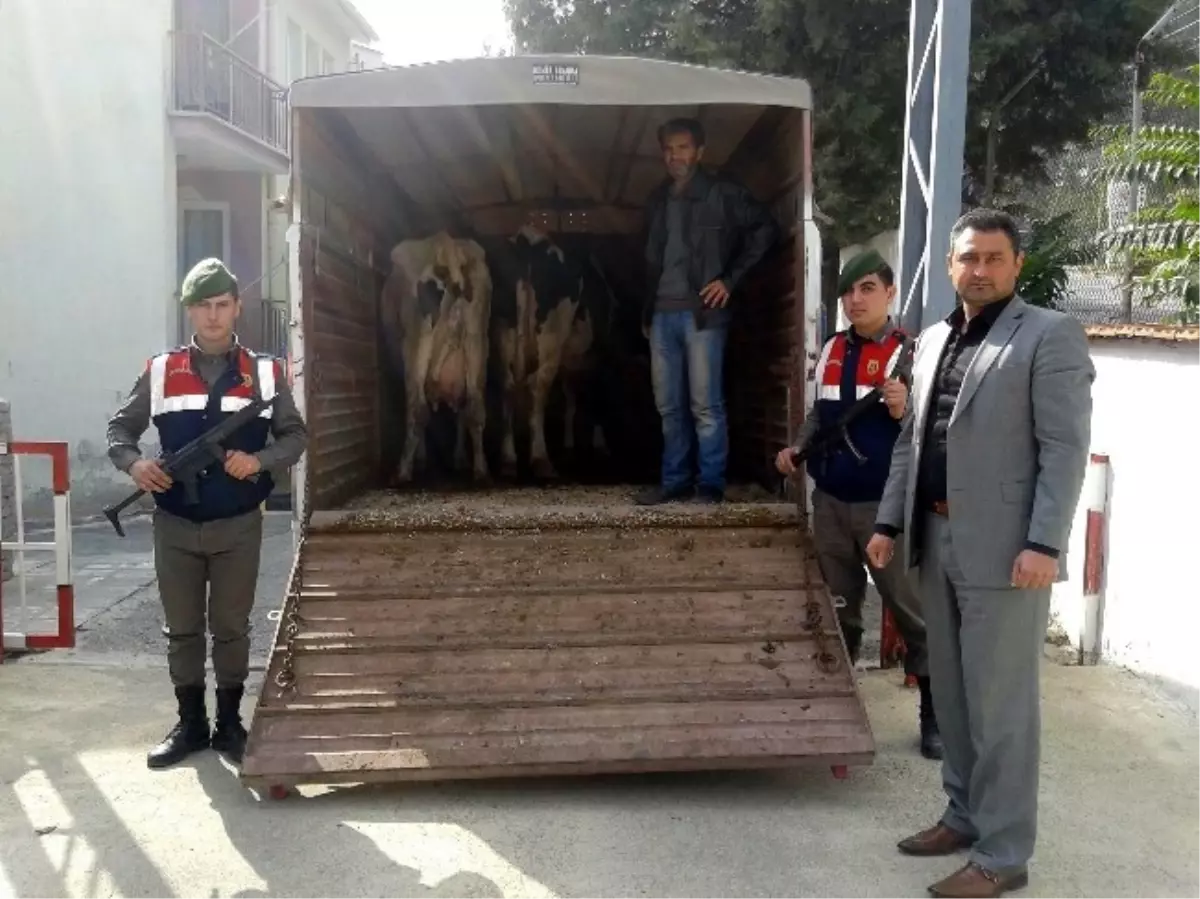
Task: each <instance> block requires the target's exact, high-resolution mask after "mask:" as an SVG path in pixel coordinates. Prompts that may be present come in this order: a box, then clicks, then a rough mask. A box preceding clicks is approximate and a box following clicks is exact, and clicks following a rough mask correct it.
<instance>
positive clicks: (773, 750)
mask: <svg viewBox="0 0 1200 899" xmlns="http://www.w3.org/2000/svg"><path fill="white" fill-rule="evenodd" d="M624 496H625V494H624V493H620V494H618V493H615V492H613V491H611V490H609V491H606V490H603V489H595V488H593V489H591V490H586V491H582V490H580V488H575V489H573V490H569V491H548V490H547V491H537V490H509V491H485V492H481V493H462V494H455V495H449V496H448V495H446V494H425V495H421V494H381V495H377V496H375V497H371V498H368V500H366V501H364V502H363V503H360V504H359V505H358V506H357V507H356V508H351V509H350V510H348V511H346V512H344V513H327V514H325V515H317V516H314V520H313V521H312V523H311V524H310V529H309V532H308V534H307V538H306V540H305V541H304V543H303V548H302V551H301V553H300V558H299V562H298V564H297V578H296V580H295V583H294V584H293V589H292V592H291V593H290V594H289V598H288V600H287V603H286V604H285V607H284V610H283V613H282V621H281V626H280V629H279V632H278V634H277V636H276V641H275V646H274V647H273V650H272V655H271V661H270V665H269V668H268V671H267V676H266V678H265V680H264V685H263V688H262V693H261V696H260V699H259V703H258V708H257V710H256V712H255V714H254V718H253V722H252V724H251V729H250V739H249V744H248V747H247V753H246V758H245V761H244V763H243V767H242V777H243V779H244V781H245V782H246V783H247V784H248V785H251V786H255V787H268V788H272V795H276V794H277V793H280V792H281V791H282V790H283V788H285V787H287V786H290V785H295V784H304V783H313V784H317V783H322V784H328V783H347V782H351V783H361V782H370V781H412V780H449V779H459V778H484V777H509V776H533V775H561V774H591V773H603V772H631V771H672V770H697V769H718V768H765V767H781V766H792V765H799V764H810V763H819V764H824V765H830V766H833V767H834V769H835V773H838V774H839V775H840V774H842V773H844V770H845V768H844V766H848V765H858V764H869V763H870V762H871V761H872V759H873V757H874V741H873V737H872V734H871V730H870V725H869V723H868V720H867V716H866V712H865V709H864V707H863V704H862V701H861V699H860V697H859V694H858V690H857V686H856V683H855V680H854V675H853V671H852V670H851V669H850V668H849V666H848V659H847V655H846V650H845V647H844V645H843V643H842V641H841V637H840V635H839V632H838V629H837V624H836V618H835V615H834V611H833V607H832V603H831V600H830V597H829V594H828V591H827V590H826V588H825V587H824V584H823V582H822V580H821V576H820V573H819V571H818V568H817V565H816V562H815V559H814V557H813V554H812V552H811V547H810V538H809V537H808V536H807V534H806V533H805V532H803V531H802V530H801V529H800V528H799V527H798V520H799V519H798V516H797V511H796V508H795V506H794V505H791V504H783V503H777V502H770V501H768V502H748V503H740V502H732V503H727V504H725V505H723V506H717V507H713V506H701V505H695V504H672V505H669V506H663V507H658V508H652V509H644V508H637V507H634V506H633V505H632V504H630V503H629V502H628V500H626V499H625V498H624ZM289 625H291V626H293V627H291V628H289ZM292 631H294V633H293V632H292ZM289 633H290V634H291V635H290V637H289ZM281 684H282V685H283V686H281Z"/></svg>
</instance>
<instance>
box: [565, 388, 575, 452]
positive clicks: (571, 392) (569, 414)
mask: <svg viewBox="0 0 1200 899" xmlns="http://www.w3.org/2000/svg"><path fill="white" fill-rule="evenodd" d="M563 399H564V400H565V402H564V404H563V405H564V409H563V449H565V450H567V451H573V450H574V449H575V402H576V400H575V385H574V384H573V383H572V382H571V379H570V378H563Z"/></svg>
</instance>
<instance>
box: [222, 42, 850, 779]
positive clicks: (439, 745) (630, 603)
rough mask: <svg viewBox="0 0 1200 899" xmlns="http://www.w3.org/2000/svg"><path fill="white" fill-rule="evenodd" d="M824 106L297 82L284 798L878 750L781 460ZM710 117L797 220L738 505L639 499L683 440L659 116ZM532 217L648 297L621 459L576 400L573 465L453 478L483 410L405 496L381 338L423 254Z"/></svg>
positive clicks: (400, 399)
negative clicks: (814, 139)
mask: <svg viewBox="0 0 1200 899" xmlns="http://www.w3.org/2000/svg"><path fill="white" fill-rule="evenodd" d="M809 106H810V101H809V94H808V87H807V85H806V84H805V83H804V82H802V81H799V80H793V79H781V78H768V77H764V76H752V75H746V74H743V73H731V72H721V71H716V70H711V69H702V68H698V67H692V66H683V65H677V64H671V63H660V62H654V61H648V60H633V59H617V58H604V57H538V58H525V57H514V58H506V59H487V60H469V61H463V62H457V63H440V64H434V65H428V66H415V67H410V68H404V69H384V70H376V71H369V72H360V73H354V74H346V75H335V76H327V77H323V78H316V79H308V80H305V81H301V82H298V83H297V84H296V85H294V86H293V97H292V107H293V110H294V112H293V116H294V118H293V178H292V198H291V199H292V203H293V222H292V235H293V238H292V239H293V265H292V268H293V272H292V290H293V294H295V295H296V296H293V308H294V310H295V312H296V318H297V319H298V321H299V324H298V326H294V330H293V335H292V357H293V358H292V365H293V372H294V374H295V377H296V382H297V389H298V391H299V392H300V394H301V396H302V398H303V403H304V408H305V414H306V418H307V421H308V425H309V429H310V445H309V449H308V452H307V454H306V457H305V459H304V460H303V462H302V465H301V467H300V468H299V469H298V471H297V478H296V480H297V482H298V487H299V488H300V490H301V493H302V495H301V496H300V497H299V504H300V506H301V507H302V509H303V515H304V518H305V525H304V530H303V533H302V538H301V542H300V548H299V551H298V554H297V562H296V570H295V572H294V574H293V578H292V583H291V585H290V587H289V593H288V596H287V599H286V601H285V603H284V608H283V612H282V615H281V623H280V630H279V633H278V634H277V636H276V645H275V650H274V652H273V654H272V660H271V664H270V667H269V670H268V677H267V680H266V683H265V684H264V687H263V693H262V696H261V698H260V702H259V706H258V711H257V712H256V717H255V721H254V725H253V728H252V731H251V737H250V744H249V748H248V752H247V758H246V762H245V764H244V767H243V776H244V777H245V778H247V779H249V780H251V781H254V782H256V783H265V784H268V785H270V786H272V787H275V786H281V785H288V784H295V783H302V782H309V781H315V782H344V781H362V780H412V779H437V778H461V777H489V776H498V775H503V776H510V775H518V776H521V775H530V774H554V773H559V774H562V773H591V772H601V771H608V772H612V771H630V770H678V769H693V768H722V767H770V766H780V765H789V764H796V763H801V762H811V761H818V762H821V763H823V764H831V765H833V766H834V767H835V770H837V769H840V770H843V771H844V767H843V766H845V765H848V764H859V763H865V762H869V761H870V759H871V757H872V754H873V743H872V739H871V734H870V728H869V726H868V724H867V722H866V719H865V714H864V711H863V708H862V705H861V702H860V700H859V697H858V693H857V688H856V685H855V681H854V677H853V672H852V671H850V670H849V666H848V663H847V659H846V656H845V650H844V645H843V644H842V641H841V638H840V635H839V633H838V630H837V626H836V618H835V615H834V612H833V608H832V604H831V601H830V599H829V596H828V591H827V590H826V589H825V587H824V584H823V583H822V581H821V577H820V572H819V570H818V569H817V567H816V564H815V561H814V557H813V554H812V552H811V546H810V543H809V538H808V535H807V531H806V530H805V524H804V515H803V507H802V504H800V503H798V502H797V501H796V500H797V497H796V496H795V495H792V496H790V497H786V498H785V497H784V496H782V495H780V492H779V488H780V479H778V477H776V476H774V475H773V474H772V472H773V465H772V462H773V458H774V455H775V453H776V452H777V451H778V450H779V449H780V448H781V447H782V446H784V445H785V443H786V441H787V440H788V438H789V436H790V434H791V432H792V431H793V430H794V428H795V427H796V426H797V425H798V423H799V421H800V419H801V418H802V417H803V414H804V390H805V364H804V360H805V358H806V355H807V354H808V353H809V352H810V350H809V349H808V347H807V344H806V337H809V338H811V336H812V335H809V334H806V324H805V302H804V297H805V293H806V290H805V274H806V270H805V256H806V254H805V249H806V248H805V241H806V239H811V237H812V235H813V233H814V231H813V229H812V227H811V200H810V197H809V193H810V191H811V183H810V180H811V179H810V174H809V173H810V171H811V165H810V160H809V159H808V158H807V152H808V148H809V147H810V146H811V141H810V131H809V129H810V111H809ZM679 116H688V117H695V118H698V119H699V120H700V121H701V122H702V123H703V125H704V128H705V130H706V132H707V142H706V148H705V154H704V159H703V162H704V164H705V165H706V166H707V167H709V168H710V169H712V170H717V171H723V172H725V173H728V174H729V175H732V176H734V177H736V178H738V179H739V180H741V181H742V182H743V183H744V184H745V185H746V186H747V187H748V188H749V189H750V190H751V191H752V192H753V193H754V194H755V195H756V197H758V198H759V199H760V200H761V201H762V202H764V203H766V204H767V205H768V206H769V208H770V209H771V211H772V214H773V215H774V217H775V219H776V221H777V223H778V224H779V226H780V233H781V235H782V237H781V240H780V241H779V243H778V244H777V246H775V247H774V248H773V249H772V251H771V252H770V253H769V255H768V257H767V258H766V259H765V260H764V261H763V263H761V264H760V265H759V266H758V268H757V269H756V270H755V271H754V272H753V273H752V274H751V275H750V277H749V278H748V279H747V282H746V283H745V285H744V286H743V288H742V289H741V291H740V292H739V294H738V295H737V296H736V311H735V315H734V318H733V324H732V326H731V332H730V339H729V345H728V352H727V361H726V371H725V375H726V377H725V381H726V397H727V412H728V420H729V431H730V465H729V471H730V489H729V494H728V495H729V499H730V502H728V503H726V504H725V505H723V506H718V507H712V506H709V507H705V506H701V505H697V504H672V505H670V506H664V507H659V508H651V509H641V508H637V507H634V506H633V505H632V503H631V502H630V500H629V495H630V494H631V493H632V491H633V490H634V489H635V485H638V484H648V483H653V482H655V480H656V478H657V476H658V469H659V454H660V451H661V442H660V441H661V437H660V424H659V418H658V415H657V412H656V410H655V406H654V400H653V396H652V392H651V383H650V363H649V350H648V346H647V341H646V340H645V338H644V337H643V335H642V333H641V325H640V304H641V297H642V294H643V291H644V287H643V279H644V267H643V262H642V259H643V253H642V243H643V240H644V232H643V224H642V223H643V209H644V203H645V200H646V197H647V195H648V194H649V193H650V191H651V190H652V189H653V188H654V187H655V186H656V185H657V184H658V183H660V182H661V181H662V179H663V177H664V167H663V162H662V159H661V155H660V152H659V148H658V143H657V138H656V131H657V127H658V125H659V124H660V123H662V122H664V121H666V120H668V119H671V118H674V117H679ZM526 224H533V225H535V226H537V227H539V228H541V229H542V230H544V231H546V232H548V233H549V234H550V235H551V237H552V238H553V239H554V241H555V242H556V243H558V244H559V245H560V246H562V247H563V248H564V249H567V250H568V251H570V250H571V249H574V250H579V251H584V252H591V253H593V254H594V255H595V257H596V258H597V259H598V260H599V262H600V264H601V266H602V267H603V270H604V274H605V276H606V278H607V279H608V281H609V283H610V284H611V285H612V287H613V290H614V293H615V294H616V299H617V302H618V315H617V327H618V329H619V340H620V341H621V345H622V346H623V348H624V352H623V354H622V356H621V363H620V365H619V366H614V368H613V370H610V371H605V372H602V373H601V382H602V384H603V389H604V390H605V391H607V394H606V396H607V397H609V400H608V405H607V406H604V404H603V403H601V404H600V406H601V407H602V408H607V409H608V410H609V418H608V419H605V418H604V412H603V411H601V412H599V413H596V415H597V419H596V420H599V421H601V422H602V423H604V424H606V425H607V427H606V428H605V439H606V442H607V444H608V448H609V453H608V456H607V458H605V457H602V456H600V455H599V454H595V453H592V454H589V453H588V450H587V448H586V447H585V448H584V449H582V450H579V451H578V455H572V454H570V453H567V452H565V451H564V448H563V446H562V442H563V441H562V440H561V437H560V435H561V432H562V425H561V421H562V418H561V410H560V408H557V407H555V406H554V405H553V403H552V407H551V409H550V410H549V411H548V414H547V424H546V434H547V443H548V445H549V451H550V453H551V456H552V459H553V461H554V463H555V465H556V467H557V468H558V470H559V472H560V474H561V477H560V479H559V480H558V481H557V482H555V483H531V482H530V480H529V477H528V472H522V473H520V474H519V475H518V479H517V481H516V482H514V483H507V484H505V483H494V484H493V485H491V486H490V487H488V488H487V489H483V488H480V487H478V486H477V485H473V484H472V483H471V482H470V480H469V476H462V477H457V478H456V477H455V475H454V473H453V472H451V471H450V470H449V466H448V464H447V463H448V461H449V459H450V457H451V455H452V451H453V447H454V435H455V432H454V428H453V422H452V420H451V421H438V419H437V418H435V419H434V423H433V425H432V426H431V428H430V429H429V430H430V433H429V434H428V437H427V439H428V440H429V450H428V456H429V459H430V460H431V469H432V470H431V471H430V472H428V473H427V475H426V479H425V480H424V481H421V482H419V483H417V484H416V485H414V486H413V487H410V488H408V489H405V490H397V489H393V487H392V485H391V484H390V483H389V481H390V477H391V474H392V472H393V470H394V468H395V463H396V460H397V458H398V456H399V452H400V449H401V446H402V440H403V427H402V425H403V416H404V408H403V403H404V391H403V381H402V373H401V372H400V371H397V370H396V366H395V365H394V364H392V363H391V362H389V355H388V349H387V347H385V346H384V345H383V341H382V338H381V334H380V327H379V321H380V309H379V303H380V294H381V291H382V287H383V282H384V279H385V278H386V276H387V274H388V265H389V262H390V257H389V254H390V251H391V249H392V247H394V246H395V245H396V244H397V243H398V242H400V241H401V240H404V239H407V238H417V237H425V236H428V235H430V234H432V233H433V232H435V231H438V230H446V231H448V232H449V233H450V234H451V235H452V236H454V237H469V238H472V239H475V240H477V241H478V242H479V243H480V244H481V245H483V246H484V248H485V250H486V249H488V248H489V247H492V246H495V245H496V242H497V241H503V240H506V239H507V238H508V237H510V236H511V235H513V234H514V233H515V232H516V231H517V230H518V229H519V228H520V227H521V226H523V225H526ZM806 224H807V225H808V227H807V228H806ZM489 252H490V251H489ZM818 255H819V254H818ZM494 380H495V377H494V376H493V378H491V379H490V381H494ZM614 391H615V395H616V397H617V401H616V403H615V408H616V410H617V414H616V416H615V423H614V416H612V415H611V410H612V409H613V408H614V404H613V402H612V400H611V398H612V396H613V395H614V393H613V392H614ZM495 402H496V396H495V394H494V393H493V394H492V395H491V397H490V405H489V416H488V419H489V426H488V429H487V431H486V432H485V435H486V436H485V443H486V445H487V447H488V455H489V457H490V458H489V469H490V470H491V471H496V470H498V469H497V464H496V463H497V459H496V455H497V451H498V445H499V434H498V432H497V428H496V427H495V426H494V424H493V419H496V420H498V419H499V415H494V414H493V410H494V408H495V406H494V405H492V404H494V403H495ZM585 404H586V400H584V401H583V402H582V403H581V406H582V405H585ZM580 414H581V416H582V415H586V414H587V413H586V411H584V410H582V409H581V413H580ZM517 436H518V444H517V446H518V454H519V455H523V454H522V452H521V451H522V443H521V435H520V434H519V433H518V435H517Z"/></svg>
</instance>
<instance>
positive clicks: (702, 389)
mask: <svg viewBox="0 0 1200 899" xmlns="http://www.w3.org/2000/svg"><path fill="white" fill-rule="evenodd" d="M727 333H728V331H727V328H725V327H723V326H716V327H708V328H705V329H703V330H697V328H696V322H695V319H694V317H693V316H692V313H691V312H656V313H654V319H653V321H652V323H651V326H650V371H651V375H652V377H653V380H654V402H655V404H656V405H657V406H658V414H659V415H660V416H661V417H662V428H663V461H662V486H663V489H664V490H666V491H667V492H673V491H676V490H686V489H688V488H689V487H691V486H692V469H691V464H690V456H691V449H692V437H693V433H694V434H695V440H696V448H697V450H698V453H697V455H698V457H699V458H698V461H699V468H700V478H699V484H698V486H699V487H700V488H702V489H705V490H718V491H724V489H725V463H726V459H727V458H728V456H729V435H728V432H727V429H726V424H725V388H724V383H723V380H722V378H723V371H724V361H725V340H726V336H727ZM689 411H690V412H691V415H689V414H688V412H689ZM693 425H694V432H693Z"/></svg>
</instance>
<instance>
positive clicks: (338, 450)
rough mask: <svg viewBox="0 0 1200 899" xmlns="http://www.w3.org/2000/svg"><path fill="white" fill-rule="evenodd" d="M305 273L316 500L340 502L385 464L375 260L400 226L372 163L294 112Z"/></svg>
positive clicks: (312, 118) (317, 503) (328, 504)
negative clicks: (377, 190)
mask: <svg viewBox="0 0 1200 899" xmlns="http://www.w3.org/2000/svg"><path fill="white" fill-rule="evenodd" d="M296 154H297V160H298V165H297V176H296V180H295V183H294V184H293V190H296V191H299V195H300V196H299V198H300V213H301V247H300V267H301V272H300V280H301V290H302V291H303V298H304V308H303V314H304V321H305V328H306V337H307V343H306V346H305V352H306V355H307V357H308V358H307V360H306V363H305V368H304V371H305V390H306V394H305V395H306V401H307V419H308V426H309V433H310V445H309V450H308V477H309V489H310V490H311V498H310V504H311V505H310V508H312V509H314V510H321V509H328V508H333V507H336V506H337V505H338V504H339V503H342V502H345V501H346V500H347V499H349V498H350V497H352V496H354V495H355V494H356V493H358V492H360V491H361V490H363V489H365V488H367V487H369V486H371V485H372V484H373V483H375V481H376V479H377V477H378V473H379V466H380V458H379V456H380V433H379V432H380V408H379V404H380V371H379V366H380V359H379V355H380V354H379V342H378V326H377V322H378V314H377V304H378V297H379V289H380V284H381V276H380V273H379V272H378V271H377V268H376V260H377V259H378V257H379V253H380V252H381V248H382V247H383V246H386V238H385V235H386V234H387V233H388V231H389V230H390V228H392V227H395V224H394V221H393V219H394V217H393V216H391V215H389V213H388V210H387V209H386V208H384V207H383V206H382V205H381V203H380V199H379V197H378V196H377V195H375V194H374V192H373V191H372V190H371V185H370V178H369V176H368V174H367V172H366V171H365V170H362V169H359V168H356V167H355V165H354V164H353V160H352V159H349V158H347V156H346V153H345V150H344V148H342V149H339V150H337V151H335V150H334V149H333V145H332V143H331V139H330V135H329V133H328V131H327V130H326V128H325V127H324V126H323V124H322V122H321V121H319V119H318V118H317V116H316V115H315V114H312V113H301V114H298V115H297V117H296Z"/></svg>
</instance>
